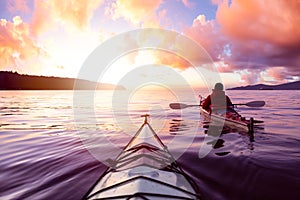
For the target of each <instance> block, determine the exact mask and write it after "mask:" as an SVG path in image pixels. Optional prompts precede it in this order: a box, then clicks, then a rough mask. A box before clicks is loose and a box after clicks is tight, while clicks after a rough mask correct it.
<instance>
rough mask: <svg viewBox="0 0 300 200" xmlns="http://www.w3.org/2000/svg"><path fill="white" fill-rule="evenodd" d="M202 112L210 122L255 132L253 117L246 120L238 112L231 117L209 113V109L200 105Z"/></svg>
mask: <svg viewBox="0 0 300 200" xmlns="http://www.w3.org/2000/svg"><path fill="white" fill-rule="evenodd" d="M200 114H201V115H202V116H203V117H204V119H205V120H207V121H209V122H210V123H213V124H216V125H220V126H223V125H224V126H227V127H230V128H236V129H239V130H243V131H246V132H248V133H252V132H253V126H254V124H253V119H252V118H250V120H246V119H245V118H242V117H241V116H238V115H237V114H235V115H233V116H232V117H231V118H230V117H228V116H226V114H223V115H221V114H216V113H209V112H208V111H207V110H205V109H203V108H202V107H200Z"/></svg>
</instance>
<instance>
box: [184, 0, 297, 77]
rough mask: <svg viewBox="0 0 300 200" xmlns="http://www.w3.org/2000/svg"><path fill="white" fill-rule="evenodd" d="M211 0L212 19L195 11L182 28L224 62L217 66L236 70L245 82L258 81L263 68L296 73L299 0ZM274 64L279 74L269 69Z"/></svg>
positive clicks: (216, 59)
mask: <svg viewBox="0 0 300 200" xmlns="http://www.w3.org/2000/svg"><path fill="white" fill-rule="evenodd" d="M212 3H214V4H218V11H217V14H216V20H212V21H207V20H206V18H205V16H204V15H199V16H198V17H197V18H196V19H194V22H193V25H192V26H191V27H188V28H186V29H185V30H184V33H185V34H186V35H188V36H189V37H191V38H193V39H194V40H195V41H197V42H198V43H199V44H200V45H202V46H203V47H204V48H205V49H206V50H207V51H208V52H209V54H210V55H211V57H212V58H213V59H214V60H215V61H223V62H224V63H226V66H221V67H220V68H219V69H220V70H221V71H223V72H234V73H239V74H240V75H241V78H242V79H243V80H245V81H246V82H247V83H254V82H255V81H261V80H262V77H261V76H260V73H259V72H261V71H266V70H269V72H268V73H269V75H270V76H274V79H276V80H278V79H279V78H281V79H284V78H285V79H289V78H290V77H292V76H300V69H299V65H300V26H299V25H298V24H299V22H300V12H299V10H300V3H299V1H297V0H291V1H283V0H279V1H276V2H275V1H272V0H268V1H260V0H243V1H242V0H232V1H230V3H229V1H228V0H224V1H218V0H213V1H212ZM277 66H284V69H285V70H286V71H285V73H283V74H284V75H283V76H278V73H273V70H272V69H273V67H275V68H276V67H277ZM245 69H247V73H244V72H243V71H244V70H245ZM276 71H278V69H277V70H276ZM271 72H272V73H271ZM247 76H248V78H246V77H247Z"/></svg>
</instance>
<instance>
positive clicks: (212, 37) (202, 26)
mask: <svg viewBox="0 0 300 200" xmlns="http://www.w3.org/2000/svg"><path fill="white" fill-rule="evenodd" d="M184 34H185V35H187V36H188V37H190V38H192V39H193V40H195V41H196V42H197V43H198V44H199V45H201V46H202V47H203V48H204V49H205V50H206V51H207V52H208V53H209V55H210V56H211V57H212V59H213V60H218V59H219V56H220V54H222V53H223V49H224V46H225V45H226V42H227V40H226V38H224V37H223V36H222V35H221V34H220V32H219V27H218V24H217V23H216V21H213V20H211V21H207V20H206V17H205V15H199V16H198V17H197V18H196V19H194V21H193V25H192V26H191V27H187V28H186V29H185V30H184ZM194 53H195V54H196V53H197V52H194Z"/></svg>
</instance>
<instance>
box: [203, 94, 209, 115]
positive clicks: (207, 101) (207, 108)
mask: <svg viewBox="0 0 300 200" xmlns="http://www.w3.org/2000/svg"><path fill="white" fill-rule="evenodd" d="M210 105H211V99H210V95H209V96H208V97H206V99H205V100H204V101H203V102H202V104H201V106H202V108H203V109H205V110H208V111H210Z"/></svg>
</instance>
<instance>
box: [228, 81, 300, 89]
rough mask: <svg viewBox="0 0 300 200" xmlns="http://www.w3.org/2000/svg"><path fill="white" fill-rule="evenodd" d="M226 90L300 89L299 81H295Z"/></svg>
mask: <svg viewBox="0 0 300 200" xmlns="http://www.w3.org/2000/svg"><path fill="white" fill-rule="evenodd" d="M227 90H300V81H296V82H292V83H284V84H279V85H265V84H257V85H248V86H241V87H234V88H229V89H227Z"/></svg>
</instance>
